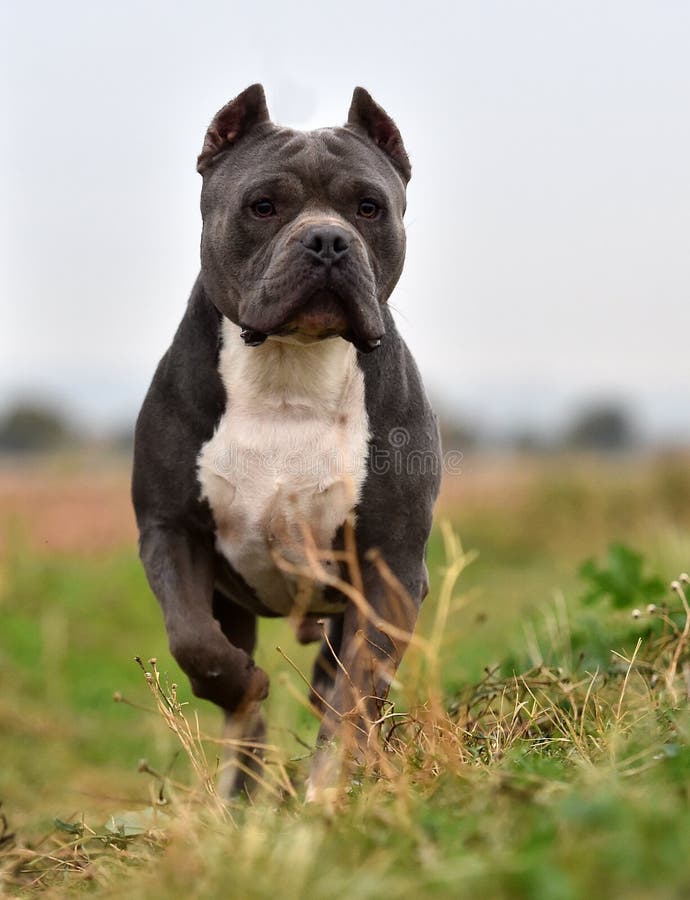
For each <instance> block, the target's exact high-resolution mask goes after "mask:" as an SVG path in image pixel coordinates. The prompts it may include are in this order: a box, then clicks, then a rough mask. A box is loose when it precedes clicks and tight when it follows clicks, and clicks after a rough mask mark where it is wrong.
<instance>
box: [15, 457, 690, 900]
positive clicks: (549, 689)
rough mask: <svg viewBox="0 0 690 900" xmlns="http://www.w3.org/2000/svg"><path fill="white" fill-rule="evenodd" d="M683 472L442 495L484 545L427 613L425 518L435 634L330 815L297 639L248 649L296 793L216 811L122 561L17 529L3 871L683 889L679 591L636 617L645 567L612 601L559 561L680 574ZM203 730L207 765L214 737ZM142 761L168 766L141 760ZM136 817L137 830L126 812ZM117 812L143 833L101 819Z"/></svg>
mask: <svg viewBox="0 0 690 900" xmlns="http://www.w3.org/2000/svg"><path fill="white" fill-rule="evenodd" d="M595 474H596V473H595ZM597 478H598V480H597ZM688 484H690V476H688V474H687V470H686V469H684V468H683V465H681V464H680V463H678V462H677V461H672V463H669V464H668V465H666V464H664V465H663V466H660V467H659V468H658V469H656V468H654V469H652V470H651V472H650V471H649V470H648V469H645V472H644V473H641V472H638V471H637V470H635V469H634V468H630V470H629V471H628V472H627V474H626V473H625V472H624V473H623V474H622V475H620V476H618V477H616V478H610V479H606V478H604V477H603V475H602V473H601V472H599V475H598V476H597V477H595V476H593V475H592V474H591V472H589V471H579V470H577V469H573V468H571V467H570V466H563V467H562V468H561V469H560V470H556V471H546V470H545V471H544V472H543V473H542V474H541V475H539V477H537V478H536V479H535V480H534V481H533V482H532V483H531V484H530V486H529V489H528V490H527V491H525V492H523V493H522V494H520V495H519V496H512V495H511V496H510V497H505V498H500V499H499V500H497V501H496V500H494V501H492V502H490V503H487V504H486V505H484V506H481V505H480V506H477V507H473V506H472V505H471V504H470V505H468V507H467V508H458V509H457V510H455V509H454V510H452V511H451V512H452V514H451V518H452V520H453V525H454V526H455V528H456V530H457V531H458V532H459V533H460V535H461V536H462V539H463V544H464V546H465V547H466V548H468V549H469V548H471V549H476V550H477V551H478V552H479V557H478V559H477V560H476V561H475V562H473V563H472V564H471V565H470V566H468V567H467V569H465V570H464V571H463V572H462V574H461V575H460V578H459V581H458V583H457V585H456V586H455V588H454V589H453V590H452V592H451V594H450V598H451V608H450V611H449V614H448V617H447V619H446V618H445V613H444V611H443V609H440V608H439V598H440V597H441V596H442V593H443V592H442V584H443V578H444V574H445V572H446V569H445V567H446V564H447V560H446V559H445V558H444V546H443V541H442V539H441V535H440V532H439V531H437V532H435V533H434V536H433V540H432V542H431V546H430V548H429V567H430V571H431V573H432V591H431V594H430V597H429V599H428V600H427V601H426V603H425V605H424V609H423V612H422V617H421V621H420V626H419V634H420V636H421V637H423V638H429V637H433V634H434V629H435V628H437V627H438V626H442V628H441V633H442V636H443V641H442V644H441V647H440V651H439V653H438V654H437V655H434V656H433V657H432V658H430V657H429V656H428V655H426V654H425V653H424V652H422V651H421V650H420V651H414V650H413V651H411V652H410V654H409V656H408V658H407V659H406V661H405V663H404V665H403V667H402V669H401V671H400V674H399V682H400V685H399V687H398V688H397V690H396V693H395V701H396V709H397V710H398V711H405V712H406V713H407V718H406V719H405V720H404V721H403V722H401V725H400V727H399V728H397V729H396V730H395V731H394V733H393V735H392V736H391V738H390V740H389V741H388V744H387V745H386V749H385V750H382V752H381V757H380V759H379V767H378V774H376V772H374V771H367V772H364V773H361V774H360V775H359V776H358V777H357V778H356V779H355V781H354V782H353V783H352V784H351V785H349V788H348V791H347V793H346V795H345V797H344V798H343V799H342V801H341V803H340V805H339V807H338V811H337V814H335V815H333V814H332V811H329V810H328V809H322V808H313V807H309V806H306V807H305V806H304V804H303V803H302V801H301V797H302V787H301V785H302V782H303V778H304V776H305V774H306V771H307V767H308V756H309V750H308V749H307V748H308V747H309V746H311V745H312V744H313V740H314V736H315V732H316V724H315V722H314V721H313V719H312V718H311V716H310V714H309V713H308V711H307V710H306V709H305V707H304V705H303V703H302V702H301V699H300V698H302V697H303V696H304V693H305V688H304V685H303V684H302V682H301V681H300V678H299V676H298V675H297V674H296V672H295V671H294V669H293V668H292V667H291V666H290V665H289V663H288V662H286V660H285V659H284V657H283V656H282V655H281V654H280V653H278V651H277V650H276V647H277V646H280V648H281V649H282V651H283V652H284V654H285V655H287V656H288V657H289V658H290V659H291V660H293V662H294V664H295V665H296V666H297V667H298V668H299V669H300V670H301V671H303V672H304V673H308V672H309V668H310V660H311V657H312V656H313V653H314V648H313V647H312V648H303V647H299V646H298V645H297V644H296V643H295V641H294V639H293V638H292V635H291V631H290V629H289V627H288V626H287V624H286V623H282V622H275V621H271V622H263V623H262V627H261V642H260V651H259V654H258V658H259V662H260V664H261V665H262V666H263V667H265V668H266V669H267V670H268V671H269V672H270V674H271V678H272V688H271V694H270V696H269V699H268V701H267V703H266V707H267V709H266V712H267V717H268V720H269V724H270V731H269V741H270V742H271V744H273V745H275V747H276V750H275V751H274V753H273V754H272V755H271V759H272V760H273V762H272V767H273V768H272V771H274V772H279V771H280V766H285V767H286V769H287V771H289V773H290V774H291V776H292V777H293V778H294V782H295V785H296V796H295V797H292V796H290V794H289V792H286V793H285V795H284V796H283V797H282V798H280V799H279V798H277V797H275V796H273V795H270V794H267V795H262V796H261V797H259V798H258V799H257V801H256V803H255V804H254V805H253V806H247V805H246V804H239V805H236V806H234V807H231V808H230V810H229V812H228V813H227V814H221V813H219V812H218V810H217V809H216V808H215V807H214V806H213V804H211V803H209V801H208V799H204V795H203V792H201V791H200V790H199V789H198V785H199V783H198V779H197V778H196V776H195V774H194V771H193V768H192V766H191V765H190V761H189V758H188V757H187V755H186V754H185V753H184V752H182V750H181V746H180V741H179V739H178V737H177V736H176V735H175V733H173V731H171V730H170V729H169V728H168V727H166V723H165V721H164V719H163V718H162V717H161V715H160V714H158V713H157V712H156V711H155V707H156V704H155V703H154V702H153V698H152V696H151V693H150V691H149V687H148V685H147V683H146V681H145V679H144V678H143V676H142V672H141V670H140V669H139V668H138V667H137V666H136V665H135V664H134V662H133V661H132V660H133V657H134V656H136V655H139V656H141V657H142V658H144V659H148V658H149V657H152V656H155V657H157V660H158V663H157V668H158V671H159V672H161V673H162V677H161V684H162V685H163V687H164V686H165V684H166V680H167V681H168V682H173V681H175V682H177V683H178V684H179V695H180V697H181V698H182V699H183V700H186V699H190V694H189V690H188V687H187V683H186V680H185V679H184V676H183V675H182V674H181V673H180V672H179V670H178V669H177V667H176V666H175V664H174V662H173V660H172V659H171V657H170V655H169V653H168V651H167V646H166V642H165V636H164V633H163V627H162V622H161V618H160V615H159V612H158V609H157V607H156V604H155V601H154V600H153V598H152V597H151V595H150V592H149V590H148V587H147V585H146V582H145V579H144V576H143V573H142V571H141V569H140V566H139V563H138V561H137V559H136V557H135V554H134V552H126V553H119V554H111V555H108V556H107V557H105V558H100V559H95V560H94V559H91V560H87V559H80V558H65V557H59V556H50V555H39V554H36V553H31V552H29V551H28V550H27V549H26V548H25V547H24V546H23V545H22V543H21V541H19V540H16V541H15V543H14V544H13V545H12V546H11V548H10V551H9V552H8V553H7V554H6V558H5V559H4V561H3V567H2V570H0V579H1V580H0V623H1V624H0V801H1V802H2V807H1V808H0V812H2V813H4V815H5V816H6V818H7V823H8V830H10V831H12V832H15V834H16V837H15V839H14V841H5V842H4V843H3V842H2V834H1V827H0V885H2V883H3V877H4V883H5V886H6V889H7V891H8V892H9V893H11V894H17V893H19V892H27V893H31V892H34V891H35V892H40V891H43V890H48V891H49V892H50V894H51V896H60V895H62V894H63V893H67V894H71V893H73V892H75V891H85V892H95V893H96V894H98V895H99V896H122V895H123V894H127V895H128V896H131V897H132V898H134V897H142V898H143V897H150V896H155V897H178V896H179V897H182V896H189V895H191V896H195V897H228V896H233V897H234V896H237V897H268V896H271V897H273V896H274V895H275V894H276V892H279V893H280V895H281V897H283V898H292V897H294V898H301V897H305V896H312V897H324V898H325V897H333V898H336V897H343V896H347V897H358V898H360V897H361V898H368V897H372V898H373V897H377V898H378V897H381V896H387V897H420V896H447V897H474V896H487V897H511V898H512V897H518V898H520V897H525V898H528V897H539V898H546V900H549V898H554V900H560V898H578V897H585V896H589V897H593V898H594V897H618V896H625V897H626V898H628V897H632V898H634V897H659V898H662V897H663V898H667V897H675V896H677V897H682V896H686V895H687V893H688V892H689V891H690V874H689V872H688V870H687V867H686V866H685V865H684V862H685V856H686V848H687V845H688V841H689V840H690V802H689V800H690V715H689V714H688V710H687V706H688V702H687V698H688V691H689V690H690V688H688V685H687V683H686V682H689V681H690V652H689V651H688V648H687V646H686V645H685V644H684V642H683V637H682V631H681V632H680V633H676V631H674V628H675V629H682V627H683V625H684V621H685V617H684V611H683V607H682V603H681V601H680V597H679V594H678V593H673V592H671V591H670V590H665V593H664V595H663V597H661V598H659V599H658V600H657V601H656V602H657V604H658V605H661V604H662V602H663V603H666V604H667V605H668V617H667V618H668V621H666V623H665V622H664V619H663V616H662V615H661V614H659V613H658V612H657V613H653V614H650V615H646V614H643V615H642V616H641V617H640V618H639V619H633V618H632V616H631V610H632V608H633V607H634V606H639V605H640V603H641V602H642V601H640V599H639V597H640V596H642V597H644V593H643V594H639V592H638V590H637V589H638V587H639V584H641V583H642V581H641V580H640V579H638V580H637V581H635V577H636V576H631V578H632V581H629V582H628V583H626V586H625V588H624V589H623V590H622V598H618V599H617V598H616V597H613V598H612V597H610V596H606V591H605V590H604V588H601V589H599V591H598V593H597V591H596V590H595V591H594V594H595V596H593V597H592V598H590V602H589V603H585V602H583V599H582V598H583V597H585V596H586V594H587V593H588V591H589V589H590V588H591V587H592V583H591V581H590V582H587V583H585V582H584V581H583V580H582V579H581V577H580V576H579V575H578V570H579V566H580V563H581V562H582V561H583V560H584V559H585V558H587V557H591V556H594V557H596V559H597V560H598V563H597V565H598V566H599V571H602V570H603V571H604V572H609V571H611V570H612V568H615V566H616V557H615V554H614V556H613V557H612V558H611V559H608V558H607V556H606V553H607V547H608V545H609V544H610V543H612V542H614V541H620V542H623V543H625V544H628V545H631V546H633V547H635V548H636V549H637V550H640V551H642V552H643V555H644V557H645V569H644V573H643V576H644V577H645V578H646V576H647V575H648V574H649V573H658V574H659V576H661V577H662V579H663V581H664V582H666V583H667V582H668V581H670V580H671V579H672V578H676V577H677V576H678V574H679V572H681V571H683V570H687V569H688V568H689V567H690V503H687V504H686V503H685V502H684V499H688V497H690V493H688ZM679 497H680V498H681V500H683V502H679ZM451 557H457V551H454V552H453V553H451ZM451 561H452V559H451ZM641 577H642V576H641ZM604 581H605V579H604ZM627 593H629V594H630V603H629V604H627V602H626V599H625V598H626V594H627ZM439 616H441V618H440V619H439ZM638 639H641V643H640V646H639V648H638V649H637V651H636V647H637V643H638ZM678 647H680V649H679V652H678V655H677V659H676V665H675V668H674V671H675V677H673V678H672V679H670V680H669V677H667V676H668V674H669V672H670V671H671V668H672V666H673V659H674V653H675V649H676V648H678ZM612 651H614V652H612ZM617 654H620V655H617ZM633 657H634V659H633ZM439 662H440V666H438V672H439V673H440V674H439V675H438V678H437V677H436V675H435V672H436V671H437V664H438V663H439ZM494 666H495V667H497V668H495V669H493V668H490V674H487V672H486V671H485V670H486V667H494ZM516 673H517V674H522V675H524V679H523V680H520V679H519V678H518V679H516V678H515V677H514V675H515V674H516ZM115 692H119V693H120V694H121V695H122V697H123V698H124V699H125V701H129V702H124V703H123V702H114V700H113V694H114V693H115ZM131 704H135V705H131ZM138 707H145V709H141V708H138ZM178 712H179V715H180V716H182V715H184V716H185V717H186V719H187V721H189V722H192V723H193V722H194V715H195V714H197V713H198V715H199V719H200V729H201V731H202V733H204V734H206V735H209V736H213V735H214V734H216V733H217V732H218V730H219V727H220V722H219V718H218V716H217V714H216V713H215V711H214V710H213V709H211V708H210V707H208V706H207V705H205V704H203V703H201V702H199V701H195V700H194V699H193V698H191V703H190V704H189V705H187V706H184V707H181V708H180V709H179V710H178ZM176 721H179V722H181V721H182V720H181V719H178V720H176ZM204 746H205V752H206V756H207V761H208V765H209V767H210V768H211V769H212V768H213V760H214V757H215V754H216V752H217V747H215V745H213V743H211V742H206V743H205V744H204ZM141 759H146V760H147V761H148V768H149V769H151V770H153V771H155V772H158V773H162V774H163V775H164V776H165V777H163V778H162V779H161V778H158V777H157V776H155V775H152V774H150V772H146V771H139V768H142V767H140V760H141ZM143 768H146V767H143ZM276 777H277V776H276ZM185 786H188V787H190V788H191V792H189V791H185V790H184V787H185ZM161 788H162V790H163V796H164V797H165V799H166V801H167V802H166V805H164V806H162V807H161V806H160V805H159V804H158V803H157V798H158V797H159V792H160V790H161ZM152 809H155V810H156V813H155V815H156V819H155V821H154V822H151V821H150V820H148V819H146V818H142V816H144V817H146V816H149V815H152V813H151V810H152ZM123 811H128V812H129V813H131V814H133V817H132V815H130V816H129V818H127V819H126V820H120V819H118V818H117V817H118V816H121V814H122V813H123ZM113 815H114V816H115V817H116V821H120V822H122V821H127V822H129V823H130V825H131V824H132V823H133V824H134V825H137V826H138V825H141V828H138V827H137V828H134V830H135V831H141V832H142V833H140V834H137V835H136V836H135V835H132V836H131V837H130V836H128V835H126V834H125V835H124V836H123V835H120V836H119V837H118V835H117V834H113V833H112V832H110V831H108V830H107V829H106V827H105V826H106V823H107V822H108V821H109V820H110V819H111V817H112V816H113ZM82 817H83V821H84V822H85V823H86V826H87V829H86V831H85V832H84V833H82V834H75V835H70V834H68V833H66V832H61V831H59V830H56V827H55V824H54V820H55V819H56V818H58V819H59V820H62V821H63V822H68V823H80V822H81V821H82ZM111 824H112V823H111ZM79 827H80V826H79ZM89 829H92V830H93V832H94V833H95V834H96V837H95V838H94V837H93V836H92V838H91V840H87V839H88V838H89V835H90V831H89ZM115 830H116V831H117V828H116V829H115ZM69 841H72V842H73V843H74V845H75V846H76V847H77V850H76V851H75V850H74V848H72V849H68V850H66V849H65V844H66V843H68V842H69ZM49 856H52V857H53V859H50V858H49ZM3 873H4V874H3Z"/></svg>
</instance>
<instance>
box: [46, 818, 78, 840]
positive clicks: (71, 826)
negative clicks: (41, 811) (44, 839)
mask: <svg viewBox="0 0 690 900" xmlns="http://www.w3.org/2000/svg"><path fill="white" fill-rule="evenodd" d="M53 822H54V824H55V827H56V828H57V830H58V831H66V832H67V834H76V835H78V836H79V837H81V836H82V835H83V834H84V826H83V825H82V824H81V822H63V821H62V819H58V818H57V817H56V818H55V819H53Z"/></svg>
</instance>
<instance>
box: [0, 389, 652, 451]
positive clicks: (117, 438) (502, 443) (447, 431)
mask: <svg viewBox="0 0 690 900" xmlns="http://www.w3.org/2000/svg"><path fill="white" fill-rule="evenodd" d="M133 428H134V426H133V422H132V423H130V424H129V425H128V426H126V427H124V428H121V429H114V430H112V431H110V432H108V433H106V434H105V435H101V436H100V437H99V438H98V439H94V437H93V435H89V434H87V433H86V431H85V429H84V428H83V427H80V426H78V425H77V424H76V423H75V422H74V421H72V420H71V418H70V417H68V416H67V415H66V413H64V412H63V411H61V410H60V409H59V408H57V407H56V406H54V405H51V404H47V403H45V402H34V401H20V402H17V403H15V404H14V405H13V406H12V407H10V408H9V409H7V410H6V411H5V412H4V413H3V414H0V453H2V454H13V455H22V454H36V453H48V452H53V451H59V450H65V449H70V448H78V447H80V446H83V445H85V444H91V445H93V444H94V443H95V444H97V445H99V446H101V447H102V448H103V449H107V450H110V451H114V452H116V453H129V452H130V451H131V448H132V441H133ZM441 436H442V439H443V444H444V447H445V448H446V449H448V450H451V449H456V450H462V451H463V452H471V451H472V450H475V449H477V448H479V447H482V448H483V447H487V446H492V447H495V448H497V449H501V448H505V449H516V450H522V451H525V452H538V453H548V452H558V451H562V450H583V451H597V452H607V453H616V452H626V451H630V450H633V449H635V447H636V446H638V444H639V442H640V435H639V432H638V429H637V428H636V426H635V423H634V421H633V419H632V417H631V415H630V413H629V412H628V411H627V410H626V409H625V408H624V407H623V406H622V405H620V404H616V403H603V404H591V405H588V406H585V407H583V408H581V409H579V410H577V411H576V412H575V413H574V414H573V415H572V416H571V418H570V420H569V421H568V422H567V424H566V425H565V427H564V428H562V429H560V430H557V431H552V432H550V433H547V432H539V431H536V430H530V429H527V428H523V429H518V430H516V431H515V432H514V433H512V434H509V435H504V436H502V437H500V438H498V439H497V438H496V437H492V436H491V435H487V434H486V433H484V432H483V431H482V430H481V429H480V428H478V427H476V426H475V425H474V424H473V423H471V422H466V421H463V420H462V419H461V418H460V417H457V416H451V415H448V414H446V415H442V416H441Z"/></svg>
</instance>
